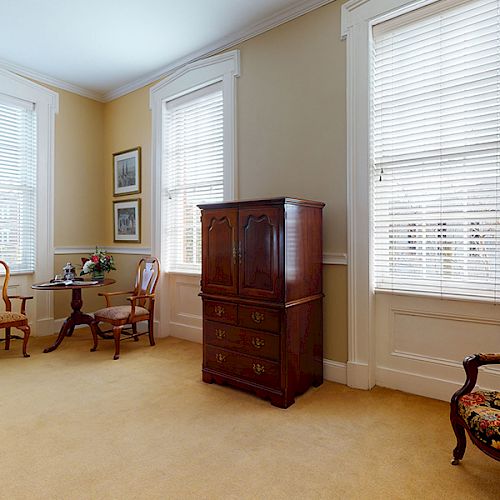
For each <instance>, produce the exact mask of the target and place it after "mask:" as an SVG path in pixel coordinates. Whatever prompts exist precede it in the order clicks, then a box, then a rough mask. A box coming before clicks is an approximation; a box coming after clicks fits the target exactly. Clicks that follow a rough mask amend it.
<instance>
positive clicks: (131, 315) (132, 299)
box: [127, 294, 155, 321]
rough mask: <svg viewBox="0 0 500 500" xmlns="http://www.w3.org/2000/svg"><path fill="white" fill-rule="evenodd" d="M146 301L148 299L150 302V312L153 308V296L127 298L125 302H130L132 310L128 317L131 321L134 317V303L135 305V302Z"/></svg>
mask: <svg viewBox="0 0 500 500" xmlns="http://www.w3.org/2000/svg"><path fill="white" fill-rule="evenodd" d="M147 299H149V301H150V307H149V309H148V310H149V311H150V312H151V311H152V310H153V306H154V300H155V295H154V294H145V295H133V296H132V297H127V300H129V301H130V303H131V306H132V310H131V311H130V317H131V319H132V321H133V319H134V316H135V303H136V301H138V300H147Z"/></svg>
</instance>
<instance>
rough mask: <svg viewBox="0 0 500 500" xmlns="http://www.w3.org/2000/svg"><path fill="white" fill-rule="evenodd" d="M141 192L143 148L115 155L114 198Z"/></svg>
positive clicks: (138, 147)
mask: <svg viewBox="0 0 500 500" xmlns="http://www.w3.org/2000/svg"><path fill="white" fill-rule="evenodd" d="M140 192H141V147H140V146H137V147H136V148H133V149H127V150H125V151H120V152H118V153H113V196H124V195H127V194H137V193H140Z"/></svg>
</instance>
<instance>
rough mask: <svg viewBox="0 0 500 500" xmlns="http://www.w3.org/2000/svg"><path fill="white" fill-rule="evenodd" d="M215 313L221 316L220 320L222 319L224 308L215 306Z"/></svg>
mask: <svg viewBox="0 0 500 500" xmlns="http://www.w3.org/2000/svg"><path fill="white" fill-rule="evenodd" d="M214 313H215V315H216V316H219V318H222V316H223V315H224V308H223V307H222V306H215V307H214Z"/></svg>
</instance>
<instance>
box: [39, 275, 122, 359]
mask: <svg viewBox="0 0 500 500" xmlns="http://www.w3.org/2000/svg"><path fill="white" fill-rule="evenodd" d="M113 283H115V280H113V279H109V278H108V279H105V280H102V281H98V282H97V283H94V284H92V285H90V284H86V285H84V284H78V282H75V284H73V285H51V286H47V285H45V286H44V283H36V284H34V285H32V286H31V288H33V289H34V290H49V291H52V290H71V309H73V311H72V313H71V314H70V315H69V316H68V317H67V318H66V320H65V321H64V323H63V325H62V326H61V330H60V331H59V335H58V337H57V339H56V341H55V342H54V343H53V344H52V345H51V346H50V347H47V348H46V349H44V350H43V352H52V351H55V350H56V349H57V348H58V347H59V345H60V344H61V342H62V341H63V340H64V337H71V335H72V334H73V330H74V329H75V326H76V325H89V326H90V328H91V330H92V337H93V338H94V346H93V347H92V349H91V351H95V349H96V348H97V340H96V335H97V334H98V332H97V330H96V329H95V327H94V325H93V324H92V322H93V321H94V318H93V317H92V316H90V315H89V314H85V313H84V312H82V311H81V309H82V305H83V300H82V288H85V289H88V290H90V289H92V288H97V287H101V286H108V285H112V284H113Z"/></svg>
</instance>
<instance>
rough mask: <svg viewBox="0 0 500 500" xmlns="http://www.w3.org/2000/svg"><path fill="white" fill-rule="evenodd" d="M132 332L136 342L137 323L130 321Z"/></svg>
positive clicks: (137, 338)
mask: <svg viewBox="0 0 500 500" xmlns="http://www.w3.org/2000/svg"><path fill="white" fill-rule="evenodd" d="M132 333H133V334H134V342H137V341H138V340H139V337H138V336H137V323H132Z"/></svg>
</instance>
